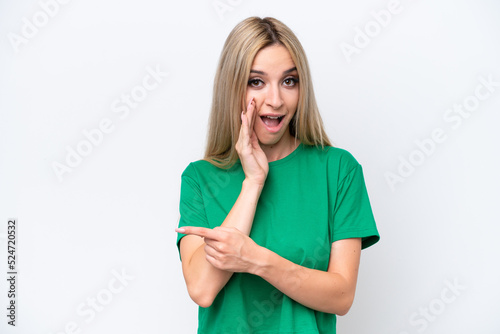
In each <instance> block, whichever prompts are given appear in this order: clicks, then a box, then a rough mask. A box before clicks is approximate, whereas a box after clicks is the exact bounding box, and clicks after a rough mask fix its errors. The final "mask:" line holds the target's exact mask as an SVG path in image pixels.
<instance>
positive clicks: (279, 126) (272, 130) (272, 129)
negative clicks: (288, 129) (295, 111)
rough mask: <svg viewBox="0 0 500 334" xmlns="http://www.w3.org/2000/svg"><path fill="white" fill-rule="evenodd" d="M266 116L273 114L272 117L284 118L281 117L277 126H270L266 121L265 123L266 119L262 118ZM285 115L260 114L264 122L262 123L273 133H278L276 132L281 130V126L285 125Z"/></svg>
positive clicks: (260, 118)
mask: <svg viewBox="0 0 500 334" xmlns="http://www.w3.org/2000/svg"><path fill="white" fill-rule="evenodd" d="M264 116H271V117H281V116H283V118H282V119H281V121H280V123H279V124H278V125H277V126H273V127H270V126H267V125H266V123H264V121H263V120H262V117H264ZM284 116H285V115H280V114H262V115H259V120H260V122H261V123H262V125H263V126H264V127H265V128H266V129H267V131H269V132H271V133H276V132H279V131H280V130H281V128H282V127H283V123H285V122H284V118H285V117H284Z"/></svg>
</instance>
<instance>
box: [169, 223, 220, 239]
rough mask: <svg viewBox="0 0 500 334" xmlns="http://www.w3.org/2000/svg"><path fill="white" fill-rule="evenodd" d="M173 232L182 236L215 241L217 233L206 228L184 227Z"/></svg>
mask: <svg viewBox="0 0 500 334" xmlns="http://www.w3.org/2000/svg"><path fill="white" fill-rule="evenodd" d="M175 231H176V232H178V233H183V234H190V235H197V236H199V237H202V238H209V239H217V238H216V236H217V232H215V231H214V230H212V229H210V228H206V227H197V226H184V227H181V228H176V229H175Z"/></svg>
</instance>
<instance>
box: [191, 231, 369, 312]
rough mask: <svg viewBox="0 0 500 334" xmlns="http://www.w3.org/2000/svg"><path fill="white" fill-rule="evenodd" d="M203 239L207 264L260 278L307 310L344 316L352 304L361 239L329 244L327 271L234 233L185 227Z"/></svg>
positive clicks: (241, 234) (239, 233)
mask: <svg viewBox="0 0 500 334" xmlns="http://www.w3.org/2000/svg"><path fill="white" fill-rule="evenodd" d="M185 232H186V233H188V234H193V235H198V236H202V237H204V238H205V240H207V243H209V244H211V245H212V246H213V247H211V248H210V258H208V261H209V262H210V263H211V264H212V265H213V266H214V267H216V268H219V269H221V270H227V271H231V272H248V273H251V274H254V275H258V276H261V277H262V278H264V279H265V280H266V281H268V282H269V283H271V284H272V285H273V286H275V287H276V288H277V289H278V290H280V291H281V292H283V293H284V294H285V295H287V296H288V297H290V298H292V299H294V300H295V301H297V302H298V303H301V304H303V305H305V306H307V307H309V308H312V309H314V310H318V311H321V312H326V313H334V314H338V315H344V314H346V313H347V312H348V311H349V309H350V307H351V305H352V302H353V300H354V294H355V291H356V282H357V277H358V269H359V262H360V254H361V239H360V238H352V239H344V240H338V241H335V242H333V243H332V248H331V254H330V262H329V264H328V270H327V271H321V270H316V269H310V268H307V267H303V266H300V265H297V264H295V263H293V262H291V261H289V260H287V259H285V258H283V257H281V256H279V255H278V254H276V253H274V252H272V251H270V250H268V249H266V248H264V247H261V246H259V245H257V244H256V243H255V242H254V241H253V240H252V239H250V238H249V237H248V236H246V235H245V234H243V233H241V232H240V231H238V230H236V229H229V228H219V229H213V230H212V229H207V228H203V227H192V226H187V227H185Z"/></svg>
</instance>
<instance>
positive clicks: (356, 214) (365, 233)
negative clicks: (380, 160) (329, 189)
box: [330, 164, 380, 248]
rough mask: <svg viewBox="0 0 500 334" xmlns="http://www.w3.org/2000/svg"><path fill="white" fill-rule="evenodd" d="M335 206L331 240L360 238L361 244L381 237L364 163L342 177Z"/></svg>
mask: <svg viewBox="0 0 500 334" xmlns="http://www.w3.org/2000/svg"><path fill="white" fill-rule="evenodd" d="M338 182H339V184H338V187H337V195H336V197H335V204H334V206H333V214H332V215H333V218H332V225H333V226H332V227H331V228H330V232H331V235H330V240H331V241H332V242H335V241H337V240H341V239H348V238H361V239H362V248H367V247H369V246H371V245H373V244H375V243H376V242H377V241H378V240H379V239H380V236H379V233H378V231H377V227H376V223H375V218H374V216H373V212H372V208H371V205H370V200H369V198H368V192H367V190H366V185H365V181H364V177H363V170H362V167H361V165H359V164H356V165H355V167H354V168H352V169H351V171H350V172H348V174H347V175H345V176H344V177H343V178H342V179H340V180H339V181H338Z"/></svg>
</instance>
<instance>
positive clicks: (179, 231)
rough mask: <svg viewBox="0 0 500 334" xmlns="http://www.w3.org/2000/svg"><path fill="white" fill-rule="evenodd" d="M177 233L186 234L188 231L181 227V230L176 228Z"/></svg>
mask: <svg viewBox="0 0 500 334" xmlns="http://www.w3.org/2000/svg"><path fill="white" fill-rule="evenodd" d="M175 232H178V233H184V232H186V229H185V228H182V227H181V228H176V229H175Z"/></svg>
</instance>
